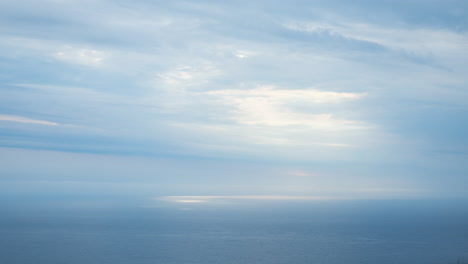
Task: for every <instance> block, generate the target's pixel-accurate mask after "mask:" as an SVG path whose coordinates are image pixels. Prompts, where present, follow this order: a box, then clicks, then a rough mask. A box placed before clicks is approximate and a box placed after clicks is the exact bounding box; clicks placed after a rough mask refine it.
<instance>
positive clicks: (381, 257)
mask: <svg viewBox="0 0 468 264" xmlns="http://www.w3.org/2000/svg"><path fill="white" fill-rule="evenodd" d="M0 213H1V217H0V263H2V264H20V263H21V264H23V263H24V264H26V263H27V264H30V263H36V264H37V263H39V264H41V263H44V264H54V263H57V264H59V263H63V264H77V263H83V264H84V263H86V264H94V263H96V264H98V263H99V264H107V263H109V264H110V263H112V264H120V263H122V264H123V263H131V264H140V263H141V264H143V263H145V264H146V263H158V264H189V263H190V264H211V263H216V264H223V263H226V264H228V263H238V264H241V263H270V264H272V263H284V264H286V263H288V264H295V263H298V264H299V263H301V264H304V263H312V264H338V263H340V264H343V263H346V264H358V263H359V264H367V263H369V264H370V263H373V264H375V263H379V264H387V263H388V264H390V263H392V264H395V263H400V264H406V263H408V264H409V263H412V264H415V263H429V264H431V263H434V264H435V263H444V264H446V263H456V262H457V259H458V258H461V259H462V260H468V258H467V257H468V209H466V208H465V207H464V206H463V203H454V202H444V203H442V202H439V203H435V202H427V201H426V202H422V201H373V202H372V201H341V202H327V201H325V202H307V203H306V202H304V203H299V202H289V203H275V202H269V203H256V204H252V203H248V202H245V204H242V203H241V204H237V205H218V206H209V205H193V206H192V205H190V206H185V207H183V208H182V207H180V206H178V205H160V206H156V207H149V208H147V207H139V206H131V205H125V206H119V205H115V204H113V205H109V206H95V207H92V206H91V207H90V206H83V205H80V204H76V203H71V202H70V204H68V205H67V204H66V203H64V204H61V206H52V205H48V204H47V202H44V203H42V204H29V205H28V203H21V204H18V205H16V204H15V205H14V206H13V205H11V204H10V205H8V206H7V205H2V208H1V211H0Z"/></svg>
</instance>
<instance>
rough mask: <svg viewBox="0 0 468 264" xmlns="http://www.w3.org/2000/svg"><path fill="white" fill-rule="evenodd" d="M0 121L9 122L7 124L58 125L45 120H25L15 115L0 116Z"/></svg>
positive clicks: (25, 118)
mask: <svg viewBox="0 0 468 264" xmlns="http://www.w3.org/2000/svg"><path fill="white" fill-rule="evenodd" d="M0 121H9V122H19V123H30V124H38V125H46V126H58V125H60V124H59V123H55V122H50V121H46V120H38V119H32V118H27V117H23V116H16V115H0Z"/></svg>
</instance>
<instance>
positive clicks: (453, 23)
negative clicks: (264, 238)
mask: <svg viewBox="0 0 468 264" xmlns="http://www.w3.org/2000/svg"><path fill="white" fill-rule="evenodd" d="M467 47H468V2H467V1H455V0H444V1H442V0H439V1H433V0H424V1H422V0H411V1H406V0H405V1H402V0H400V1H387V0H382V1H373V0H355V1H347V0H329V1H319V0H317V1H313V0H310V1H302V0H294V1H276V0H273V1H271V0H268V1H267V0H255V1H242V0H241V1H210V0H200V1H178V0H176V1H130V0H93V1H91V0H79V1H78V0H41V1H37V0H21V1H0V94H1V96H0V193H2V195H3V196H7V197H30V198H31V197H33V198H34V197H35V198H37V197H49V198H52V199H64V198H66V197H108V196H109V197H110V196H118V197H134V196H138V197H144V198H145V199H148V200H149V199H162V200H165V201H175V202H197V201H202V200H203V201H212V200H216V199H217V197H218V198H219V197H224V198H226V199H245V198H248V199H254V198H255V199H274V200H275V199H277V200H281V199H305V200H309V199H320V200H321V199H408V198H411V199H414V198H416V199H420V198H436V199H443V198H463V199H465V198H468V192H466V189H467V187H468V164H467V162H466V161H467V160H468V137H467V136H466V135H468V87H467V84H468V74H467V69H468V52H467ZM197 197H199V198H197ZM200 197H202V198H200ZM301 197H302V198H301Z"/></svg>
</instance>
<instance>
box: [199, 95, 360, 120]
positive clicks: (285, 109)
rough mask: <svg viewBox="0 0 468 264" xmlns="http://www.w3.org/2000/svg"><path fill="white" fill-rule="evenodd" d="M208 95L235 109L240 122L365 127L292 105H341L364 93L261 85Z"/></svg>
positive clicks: (232, 116) (233, 114)
mask: <svg viewBox="0 0 468 264" xmlns="http://www.w3.org/2000/svg"><path fill="white" fill-rule="evenodd" d="M206 94H209V95H214V96H217V97H219V98H220V99H221V102H222V103H223V104H227V105H231V106H232V107H234V108H235V109H234V110H233V111H232V112H231V118H232V119H233V120H234V121H236V122H237V123H239V124H244V125H263V126H273V127H275V126H278V127H281V126H306V127H311V128H315V129H347V128H364V127H365V125H364V124H362V123H360V122H358V121H354V120H342V119H336V118H334V117H333V114H331V113H318V114H311V113H301V112H298V111H295V110H293V108H292V107H291V106H290V105H289V104H296V103H298V102H299V103H300V102H302V103H309V104H319V105H320V104H338V103H342V102H346V101H353V100H357V99H360V98H362V97H363V96H365V94H362V93H345V92H327V91H320V90H316V89H303V90H285V89H277V88H276V87H274V86H260V87H257V88H254V89H250V90H216V91H210V92H206Z"/></svg>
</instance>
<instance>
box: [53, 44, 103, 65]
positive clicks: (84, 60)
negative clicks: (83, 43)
mask: <svg viewBox="0 0 468 264" xmlns="http://www.w3.org/2000/svg"><path fill="white" fill-rule="evenodd" d="M53 57H54V58H56V59H57V60H60V61H63V62H67V63H71V64H79V65H85V66H91V67H97V66H100V65H101V64H102V63H103V60H104V57H105V55H104V52H102V51H98V50H94V49H85V48H72V47H65V48H63V49H61V50H60V51H58V52H55V53H53Z"/></svg>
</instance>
